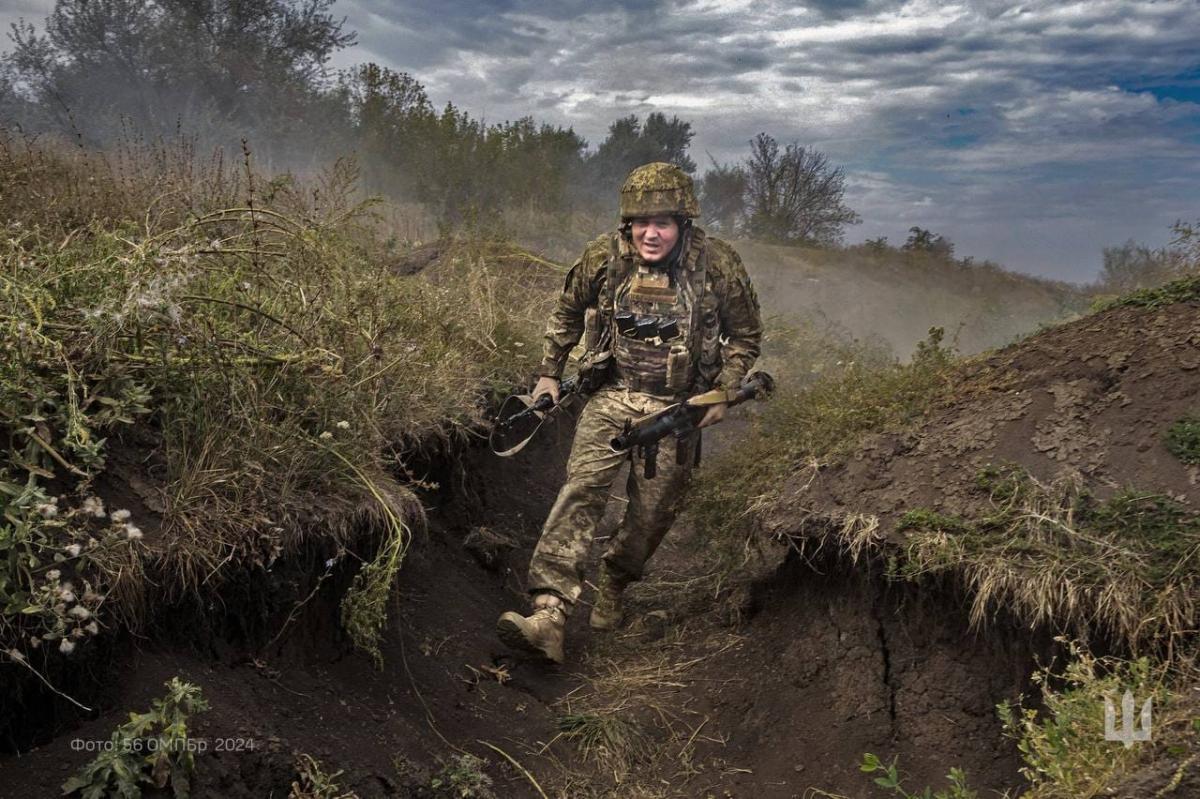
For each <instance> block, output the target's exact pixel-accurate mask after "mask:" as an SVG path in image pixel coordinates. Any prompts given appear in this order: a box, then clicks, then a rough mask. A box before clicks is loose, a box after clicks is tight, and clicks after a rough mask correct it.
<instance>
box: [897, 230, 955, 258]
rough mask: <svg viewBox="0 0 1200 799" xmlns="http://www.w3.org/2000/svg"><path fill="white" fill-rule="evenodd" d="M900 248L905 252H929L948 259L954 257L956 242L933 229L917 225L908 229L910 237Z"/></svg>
mask: <svg viewBox="0 0 1200 799" xmlns="http://www.w3.org/2000/svg"><path fill="white" fill-rule="evenodd" d="M900 249H902V250H904V251H905V252H927V253H929V254H930V255H934V256H937V257H939V258H944V259H946V260H950V259H951V258H953V257H954V244H953V242H951V241H950V239H948V238H946V237H945V236H941V235H937V234H935V233H934V232H933V231H932V230H926V229H925V228H922V227H916V226H913V227H910V228H909V229H908V239H906V240H905V242H904V244H903V245H901V247H900Z"/></svg>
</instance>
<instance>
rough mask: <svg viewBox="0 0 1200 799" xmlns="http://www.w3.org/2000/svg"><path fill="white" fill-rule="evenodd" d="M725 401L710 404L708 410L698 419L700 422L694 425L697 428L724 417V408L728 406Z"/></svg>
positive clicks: (715, 422) (714, 422) (712, 423)
mask: <svg viewBox="0 0 1200 799" xmlns="http://www.w3.org/2000/svg"><path fill="white" fill-rule="evenodd" d="M728 407H729V405H728V404H727V403H724V402H722V403H720V404H719V405H710V406H709V408H708V410H707V411H705V412H704V418H703V419H701V420H700V424H698V425H696V427H697V429H699V428H702V427H708V426H709V425H714V424H717V423H718V422H720V421H721V420H722V419H724V418H725V409H726V408H728Z"/></svg>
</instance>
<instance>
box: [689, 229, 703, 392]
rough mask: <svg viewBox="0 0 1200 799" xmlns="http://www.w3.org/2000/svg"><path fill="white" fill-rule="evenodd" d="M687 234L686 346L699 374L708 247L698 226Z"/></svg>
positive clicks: (696, 373)
mask: <svg viewBox="0 0 1200 799" xmlns="http://www.w3.org/2000/svg"><path fill="white" fill-rule="evenodd" d="M688 235H689V236H690V237H691V240H690V241H689V242H688V253H687V263H686V269H687V276H688V278H689V282H690V283H691V285H692V309H691V310H692V319H691V326H690V337H691V341H689V342H688V346H689V347H690V350H691V355H692V374H694V375H697V376H699V374H700V355H701V349H702V348H703V347H702V342H703V339H704V330H703V329H702V328H703V324H704V319H703V318H702V316H701V314H700V308H701V300H703V299H704V292H705V291H706V287H707V284H708V281H707V280H706V279H705V278H706V273H707V271H708V247H707V246H706V242H705V235H704V231H703V230H701V229H700V228H695V227H694V228H692V229H691V230H690V231H689V232H688Z"/></svg>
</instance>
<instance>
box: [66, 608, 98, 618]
mask: <svg viewBox="0 0 1200 799" xmlns="http://www.w3.org/2000/svg"><path fill="white" fill-rule="evenodd" d="M67 615H68V616H70V617H72V618H75V619H79V620H80V621H87V620H88V619H90V618H91V617H92V612H91V611H90V610H88V609H87V608H85V607H84V606H83V605H76V606H75V607H73V608H71V609H70V610H68V611H67Z"/></svg>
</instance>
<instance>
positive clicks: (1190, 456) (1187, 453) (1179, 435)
mask: <svg viewBox="0 0 1200 799" xmlns="http://www.w3.org/2000/svg"><path fill="white" fill-rule="evenodd" d="M1165 443H1166V445H1167V451H1168V452H1170V453H1171V454H1172V455H1174V456H1175V457H1176V458H1179V460H1181V461H1183V462H1184V463H1187V464H1190V465H1197V464H1200V417H1197V416H1185V417H1183V418H1182V419H1179V420H1178V421H1176V422H1175V423H1174V424H1172V425H1171V426H1170V427H1169V428H1168V429H1167V434H1166V436H1165Z"/></svg>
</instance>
